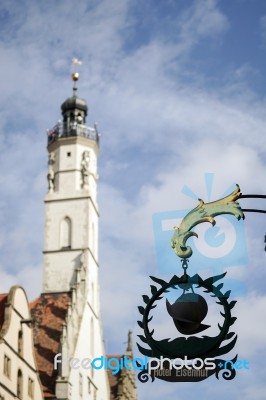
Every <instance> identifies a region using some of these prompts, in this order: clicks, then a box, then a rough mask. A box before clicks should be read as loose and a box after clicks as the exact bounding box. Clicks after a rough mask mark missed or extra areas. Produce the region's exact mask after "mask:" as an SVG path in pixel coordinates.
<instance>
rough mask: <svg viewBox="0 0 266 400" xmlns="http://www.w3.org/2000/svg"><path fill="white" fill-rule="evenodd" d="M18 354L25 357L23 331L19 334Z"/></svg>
mask: <svg viewBox="0 0 266 400" xmlns="http://www.w3.org/2000/svg"><path fill="white" fill-rule="evenodd" d="M18 354H19V355H20V356H22V355H23V332H22V330H20V331H19V333H18Z"/></svg>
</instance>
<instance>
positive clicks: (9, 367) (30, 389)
mask: <svg viewBox="0 0 266 400" xmlns="http://www.w3.org/2000/svg"><path fill="white" fill-rule="evenodd" d="M0 399H1V400H13V399H29V400H30V399H34V400H41V399H43V393H42V385H41V381H40V379H39V374H38V370H37V363H36V359H35V352H34V346H33V328H32V319H31V314H30V310H29V304H28V300H27V296H26V293H25V291H24V289H23V288H21V287H19V286H13V287H12V288H11V289H10V292H9V293H7V294H2V295H0Z"/></svg>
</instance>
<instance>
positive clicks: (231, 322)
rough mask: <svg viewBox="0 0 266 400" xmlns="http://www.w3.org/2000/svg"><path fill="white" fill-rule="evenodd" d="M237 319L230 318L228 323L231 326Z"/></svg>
mask: <svg viewBox="0 0 266 400" xmlns="http://www.w3.org/2000/svg"><path fill="white" fill-rule="evenodd" d="M236 320H237V318H236V317H232V318H231V321H230V325H233V324H234V323H235V322H236Z"/></svg>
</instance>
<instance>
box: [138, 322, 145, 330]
mask: <svg viewBox="0 0 266 400" xmlns="http://www.w3.org/2000/svg"><path fill="white" fill-rule="evenodd" d="M137 323H138V325H139V326H140V327H141V328H142V329H144V325H143V322H141V321H137Z"/></svg>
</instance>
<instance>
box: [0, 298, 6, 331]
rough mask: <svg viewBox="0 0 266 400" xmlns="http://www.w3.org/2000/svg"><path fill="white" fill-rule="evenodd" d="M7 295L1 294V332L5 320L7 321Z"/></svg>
mask: <svg viewBox="0 0 266 400" xmlns="http://www.w3.org/2000/svg"><path fill="white" fill-rule="evenodd" d="M7 296H8V294H7V293H4V294H0V331H1V329H2V326H3V323H4V319H5V306H6V303H7Z"/></svg>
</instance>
